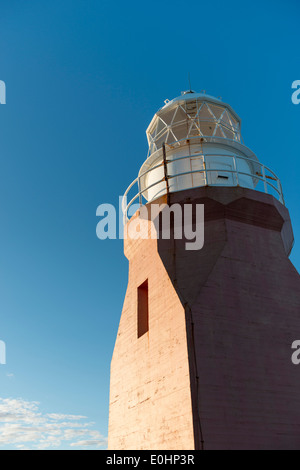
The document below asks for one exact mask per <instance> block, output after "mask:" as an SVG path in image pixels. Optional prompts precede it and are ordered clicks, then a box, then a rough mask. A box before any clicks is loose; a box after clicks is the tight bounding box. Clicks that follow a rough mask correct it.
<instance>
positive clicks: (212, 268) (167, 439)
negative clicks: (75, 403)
mask: <svg viewBox="0 0 300 470" xmlns="http://www.w3.org/2000/svg"><path fill="white" fill-rule="evenodd" d="M170 196H171V200H170V202H171V204H172V203H176V202H178V203H181V204H183V203H192V204H197V203H202V204H204V207H205V241H204V247H203V248H202V249H201V250H199V251H187V250H185V240H162V239H159V240H158V241H156V240H135V241H133V240H127V241H126V243H125V253H126V256H127V257H128V259H129V282H128V289H127V294H126V298H125V302H124V308H123V312H122V316H121V321H120V326H119V331H118V336H117V340H116V345H115V350H114V354H113V359H112V365H111V397H110V422H109V448H110V449H193V448H195V449H201V448H204V449H299V448H300V393H299V392H300V369H299V370H298V369H297V367H296V366H295V365H293V364H292V362H291V354H292V350H291V344H292V342H293V341H294V340H295V339H299V338H300V277H299V274H298V273H297V271H296V270H295V268H294V266H293V265H292V264H291V262H290V261H289V259H288V257H287V253H288V252H289V251H290V247H291V244H292V242H293V234H292V228H291V223H290V219H289V214H288V211H287V209H286V208H285V207H284V206H282V205H281V204H280V203H278V202H277V201H276V200H275V199H274V198H273V197H272V196H268V195H266V194H263V193H259V192H257V191H253V190H249V189H245V188H213V187H205V188H197V189H193V190H188V191H182V192H180V193H173V194H171V195H170ZM156 202H157V201H156ZM160 202H164V200H163V199H162V200H161V201H160ZM146 278H148V282H149V332H148V333H147V334H145V335H143V336H142V337H141V338H139V339H137V327H136V318H137V313H136V312H137V305H136V299H137V294H136V292H137V288H138V286H139V285H140V284H142V283H143V282H144V281H145V279H146Z"/></svg>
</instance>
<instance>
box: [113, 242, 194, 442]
mask: <svg viewBox="0 0 300 470" xmlns="http://www.w3.org/2000/svg"><path fill="white" fill-rule="evenodd" d="M125 253H126V256H127V257H128V259H129V281H128V288H127V293H126V297H125V302H124V307H123V311H122V316H121V320H120V325H119V330H118V334H117V339H116V344H115V348H114V353H113V358H112V362H111V384H110V410H109V441H108V447H109V449H178V448H180V449H193V446H194V431H193V416H192V405H191V389H190V377H189V361H188V349H187V338H186V327H185V313H184V308H183V307H182V305H181V302H180V301H179V299H178V296H177V294H176V291H175V289H174V287H173V285H172V282H171V281H170V279H169V276H168V273H167V272H166V270H165V268H164V266H163V263H162V261H161V259H160V257H159V254H158V251H157V242H156V240H134V241H132V240H127V241H126V240H125ZM146 279H148V286H149V331H148V332H147V333H145V334H144V335H143V336H141V337H140V338H138V337H137V288H138V286H140V285H141V284H142V283H143V282H144V281H145V280H146Z"/></svg>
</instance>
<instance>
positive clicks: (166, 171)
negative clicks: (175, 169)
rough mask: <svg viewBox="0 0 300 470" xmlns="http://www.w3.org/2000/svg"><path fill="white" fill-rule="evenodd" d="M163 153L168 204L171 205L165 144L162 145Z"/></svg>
mask: <svg viewBox="0 0 300 470" xmlns="http://www.w3.org/2000/svg"><path fill="white" fill-rule="evenodd" d="M162 151H163V159H164V180H165V182H166V190H167V204H168V206H169V205H170V188H169V175H168V166H167V165H168V162H167V156H166V146H165V143H163V144H162Z"/></svg>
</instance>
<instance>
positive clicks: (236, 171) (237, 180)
mask: <svg viewBox="0 0 300 470" xmlns="http://www.w3.org/2000/svg"><path fill="white" fill-rule="evenodd" d="M232 158H233V168H234V171H235V179H236V185H237V186H239V185H240V184H239V174H238V170H237V165H236V156H235V155H232Z"/></svg>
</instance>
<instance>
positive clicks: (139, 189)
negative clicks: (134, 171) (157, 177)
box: [138, 176, 143, 207]
mask: <svg viewBox="0 0 300 470" xmlns="http://www.w3.org/2000/svg"><path fill="white" fill-rule="evenodd" d="M138 191H139V204H140V207H141V206H142V205H143V204H142V193H141V177H140V176H138Z"/></svg>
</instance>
